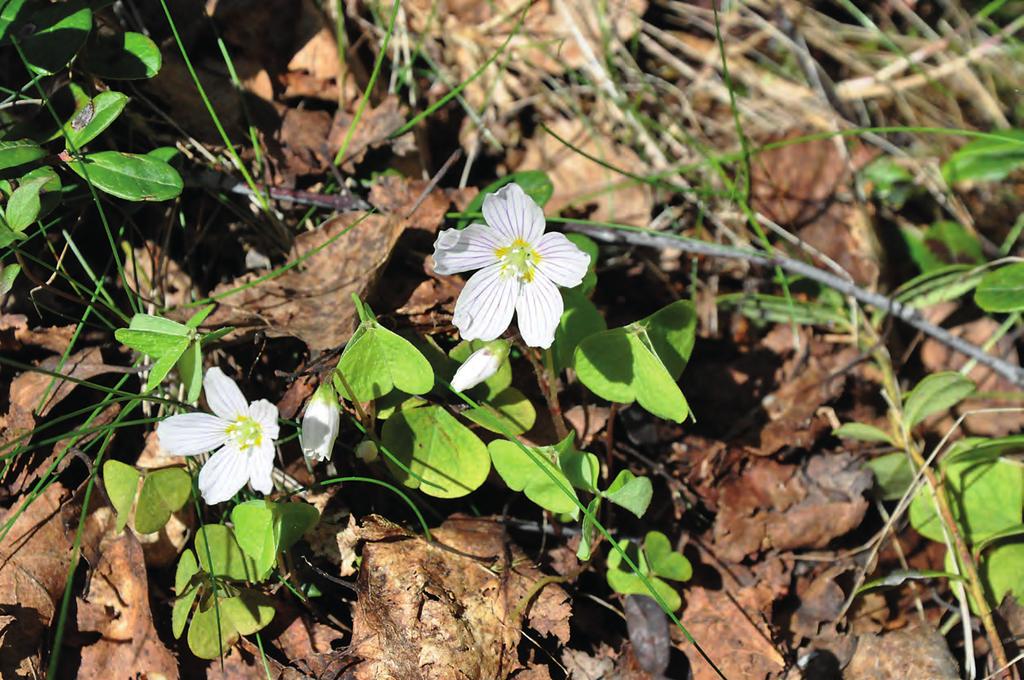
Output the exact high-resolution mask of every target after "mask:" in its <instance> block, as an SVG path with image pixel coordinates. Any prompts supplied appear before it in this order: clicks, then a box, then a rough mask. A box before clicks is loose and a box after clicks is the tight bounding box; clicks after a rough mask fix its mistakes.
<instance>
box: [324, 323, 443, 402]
mask: <svg viewBox="0 0 1024 680" xmlns="http://www.w3.org/2000/svg"><path fill="white" fill-rule="evenodd" d="M337 370H338V372H339V373H341V375H343V376H344V377H345V380H346V381H347V382H348V384H349V386H350V387H351V388H352V393H353V395H354V396H355V400H356V401H359V402H365V401H370V400H372V399H377V398H379V397H383V396H384V395H385V394H387V393H388V392H390V391H391V390H393V389H395V388H398V389H400V390H402V391H403V392H406V393H407V394H423V393H425V392H429V391H430V389H431V388H432V387H433V386H434V370H433V369H432V368H431V367H430V362H429V361H427V359H426V357H424V356H423V355H422V354H421V353H420V351H419V350H418V349H416V348H415V347H414V346H413V344H412V343H411V342H409V341H408V340H406V339H405V338H403V337H401V336H400V335H398V334H396V333H392V332H391V331H389V330H388V329H386V328H384V327H383V326H381V325H380V324H379V323H377V322H376V321H374V320H373V319H368V320H366V321H364V322H363V323H361V324H360V325H359V328H358V329H356V332H355V333H354V334H353V335H352V339H351V340H349V341H348V344H347V345H346V346H345V351H344V352H343V353H342V355H341V360H340V361H339V362H338V369H337ZM337 388H338V394H339V395H341V396H342V397H345V398H350V395H349V393H348V390H346V389H345V387H344V385H342V384H339V385H338V386H337Z"/></svg>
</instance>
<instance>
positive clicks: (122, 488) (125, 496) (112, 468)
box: [103, 460, 142, 533]
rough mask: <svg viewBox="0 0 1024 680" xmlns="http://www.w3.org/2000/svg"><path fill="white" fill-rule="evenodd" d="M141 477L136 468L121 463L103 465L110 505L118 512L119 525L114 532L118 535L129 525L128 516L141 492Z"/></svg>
mask: <svg viewBox="0 0 1024 680" xmlns="http://www.w3.org/2000/svg"><path fill="white" fill-rule="evenodd" d="M141 476H142V475H141V474H140V473H139V471H138V470H136V469H135V468H134V467H132V466H131V465H125V464H124V463H122V462H120V461H116V460H108V461H107V462H105V463H103V485H104V486H105V487H106V489H107V497H108V498H110V504H111V505H113V506H114V510H115V511H116V512H117V525H116V527H115V528H114V531H117V532H118V533H120V532H121V530H122V529H124V527H125V525H126V524H127V523H128V515H129V514H130V513H131V510H132V501H134V500H135V492H136V491H138V490H139V477H141Z"/></svg>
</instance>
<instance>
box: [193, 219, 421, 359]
mask: <svg viewBox="0 0 1024 680" xmlns="http://www.w3.org/2000/svg"><path fill="white" fill-rule="evenodd" d="M357 222H358V224H356V223H357ZM351 225H355V226H353V227H352V229H350V230H349V231H348V232H347V233H345V234H342V232H344V231H345V230H346V229H348V227H349V226H351ZM405 226H406V223H405V222H404V221H402V220H399V219H397V218H394V217H387V216H384V215H379V214H372V215H367V214H364V213H346V214H343V215H338V216H337V217H333V218H331V219H329V220H327V221H326V222H324V223H323V224H322V225H320V227H319V228H318V229H316V230H315V231H311V232H307V233H305V234H302V235H301V236H299V237H298V238H297V239H296V242H295V253H294V255H295V256H296V257H300V256H302V255H304V254H305V253H308V252H310V251H311V250H313V249H314V248H317V247H320V246H322V245H323V244H325V243H327V242H328V241H330V240H331V239H334V240H333V241H331V243H330V245H328V246H326V247H325V248H323V249H322V250H320V251H319V252H317V253H316V254H314V255H312V256H310V257H309V258H308V259H306V260H305V261H303V262H302V264H301V265H299V266H298V267H296V268H295V269H292V270H290V271H288V272H285V273H284V274H282V275H281V276H278V277H277V278H274V279H270V280H267V281H263V282H261V283H257V284H255V285H253V286H252V287H251V288H247V289H245V290H242V291H240V292H238V293H236V294H234V295H231V296H228V297H226V298H224V299H223V301H222V303H221V306H220V307H219V308H218V309H217V310H216V311H215V312H214V313H213V314H212V315H210V318H209V319H207V324H208V325H221V326H235V327H236V328H237V329H239V330H242V331H244V330H252V329H265V330H266V332H267V334H268V335H270V336H272V337H280V336H289V335H290V336H293V337H297V338H299V339H300V340H302V341H303V342H305V343H306V344H307V345H309V347H310V349H330V348H335V347H339V346H341V345H342V344H343V343H344V342H345V341H346V340H348V338H349V337H350V336H351V335H352V332H353V331H354V330H355V326H356V311H355V308H354V307H353V305H352V297H351V294H352V293H356V294H358V295H360V296H362V297H364V298H365V296H366V294H367V291H368V290H370V289H371V288H372V287H373V285H374V284H375V282H376V279H377V275H378V273H379V272H380V271H381V269H382V268H383V267H384V265H385V264H386V263H387V261H388V259H389V258H390V256H391V251H392V249H393V248H394V245H395V242H396V241H397V240H398V237H399V235H400V234H401V233H402V231H403V230H404V229H405ZM339 235H340V236H339ZM335 237H337V238H335ZM256 278H258V276H257V275H256V274H253V273H250V274H246V275H244V276H242V277H240V278H238V279H236V280H235V281H232V282H231V283H229V284H224V285H221V286H218V287H217V290H216V291H215V294H216V293H220V292H224V291H228V290H233V289H235V288H237V287H239V286H242V285H245V284H247V283H249V282H251V281H253V280H254V279H256ZM236 332H237V331H236Z"/></svg>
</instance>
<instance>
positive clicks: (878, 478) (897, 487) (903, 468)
mask: <svg viewBox="0 0 1024 680" xmlns="http://www.w3.org/2000/svg"><path fill="white" fill-rule="evenodd" d="M867 467H868V469H870V470H871V471H872V472H873V473H874V474H875V483H876V484H877V485H878V489H879V491H881V497H882V500H883V501H895V500H899V499H900V498H903V494H905V493H906V492H907V489H908V488H910V483H911V482H912V481H913V480H914V470H913V468H911V467H910V461H909V460H907V454H905V453H903V452H902V451H895V452H893V453H887V454H886V455H884V456H879V457H878V458H872V459H871V460H869V461H868V462H867Z"/></svg>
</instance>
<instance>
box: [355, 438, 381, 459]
mask: <svg viewBox="0 0 1024 680" xmlns="http://www.w3.org/2000/svg"><path fill="white" fill-rule="evenodd" d="M356 458H358V459H359V460H361V461H363V462H364V463H372V462H373V461H375V460H377V445H376V444H374V443H373V440H371V439H364V440H363V441H361V442H359V443H358V444H356Z"/></svg>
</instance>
